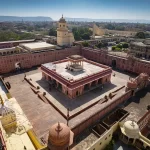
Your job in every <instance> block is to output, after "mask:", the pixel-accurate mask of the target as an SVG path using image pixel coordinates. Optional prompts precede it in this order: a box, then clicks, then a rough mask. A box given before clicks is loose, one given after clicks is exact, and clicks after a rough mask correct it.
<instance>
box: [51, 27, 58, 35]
mask: <svg viewBox="0 0 150 150" xmlns="http://www.w3.org/2000/svg"><path fill="white" fill-rule="evenodd" d="M49 35H50V36H57V32H56V29H55V28H51V29H50V30H49Z"/></svg>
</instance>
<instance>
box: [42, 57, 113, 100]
mask: <svg viewBox="0 0 150 150" xmlns="http://www.w3.org/2000/svg"><path fill="white" fill-rule="evenodd" d="M41 70H42V76H43V78H45V79H46V80H47V81H48V83H49V86H50V89H51V88H52V87H55V88H56V89H58V90H60V91H61V92H63V93H64V94H66V95H67V96H68V97H69V98H76V97H77V96H79V95H82V94H84V93H85V92H88V91H90V90H92V89H94V88H97V87H101V88H103V85H104V84H106V83H109V82H110V79H111V73H112V69H111V68H110V67H108V66H105V65H102V64H99V63H96V62H93V61H90V60H87V59H85V58H84V57H82V56H80V55H72V56H69V57H67V58H66V59H64V60H60V61H55V62H53V63H47V64H43V65H42V66H41Z"/></svg>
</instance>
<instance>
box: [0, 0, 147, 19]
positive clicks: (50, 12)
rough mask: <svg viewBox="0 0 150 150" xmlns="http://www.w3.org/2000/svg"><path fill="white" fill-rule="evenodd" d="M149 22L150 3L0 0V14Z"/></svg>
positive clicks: (139, 0) (130, 0) (138, 0)
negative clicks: (144, 20)
mask: <svg viewBox="0 0 150 150" xmlns="http://www.w3.org/2000/svg"><path fill="white" fill-rule="evenodd" d="M62 14H64V16H65V17H71V18H93V19H146V20H150V0H0V15H8V16H48V17H51V18H52V19H54V20H58V19H59V18H60V17H61V15H62Z"/></svg>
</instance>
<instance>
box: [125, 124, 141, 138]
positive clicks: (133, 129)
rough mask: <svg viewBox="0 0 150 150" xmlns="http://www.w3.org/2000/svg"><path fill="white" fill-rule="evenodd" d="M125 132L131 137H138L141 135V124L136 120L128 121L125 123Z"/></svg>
mask: <svg viewBox="0 0 150 150" xmlns="http://www.w3.org/2000/svg"><path fill="white" fill-rule="evenodd" d="M123 128H124V132H125V134H126V136H128V137H129V138H134V139H135V138H138V137H139V132H140V130H139V126H138V125H137V123H136V122H134V121H126V122H125V123H124V125H123Z"/></svg>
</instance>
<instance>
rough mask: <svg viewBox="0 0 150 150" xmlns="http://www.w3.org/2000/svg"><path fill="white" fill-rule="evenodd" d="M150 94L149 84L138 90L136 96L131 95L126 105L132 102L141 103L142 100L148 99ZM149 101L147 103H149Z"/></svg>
mask: <svg viewBox="0 0 150 150" xmlns="http://www.w3.org/2000/svg"><path fill="white" fill-rule="evenodd" d="M149 94H150V85H148V87H147V88H144V89H142V90H140V91H138V92H137V93H136V94H135V96H133V97H131V98H130V99H129V100H128V101H127V102H126V103H125V105H124V106H127V105H129V104H130V103H131V102H134V103H137V104H141V101H143V100H145V101H148V100H149V96H148V95H149ZM148 104H149V103H147V105H148Z"/></svg>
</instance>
